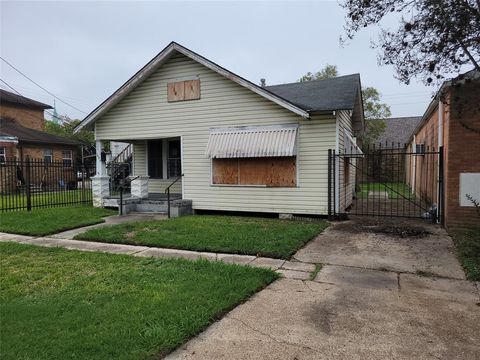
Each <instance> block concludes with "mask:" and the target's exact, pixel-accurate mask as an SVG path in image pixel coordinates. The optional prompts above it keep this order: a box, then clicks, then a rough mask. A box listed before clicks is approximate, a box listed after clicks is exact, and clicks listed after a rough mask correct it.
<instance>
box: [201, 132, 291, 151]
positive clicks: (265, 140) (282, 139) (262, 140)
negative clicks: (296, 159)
mask: <svg viewBox="0 0 480 360" xmlns="http://www.w3.org/2000/svg"><path fill="white" fill-rule="evenodd" d="M296 139H297V127H296V126H288V127H287V126H282V127H279V126H276V127H273V126H265V127H260V126H258V127H234V128H222V129H210V134H209V137H208V144H207V150H206V155H207V156H208V157H210V158H213V159H215V158H220V159H221V158H250V157H271V156H295V155H296V154H297V146H296Z"/></svg>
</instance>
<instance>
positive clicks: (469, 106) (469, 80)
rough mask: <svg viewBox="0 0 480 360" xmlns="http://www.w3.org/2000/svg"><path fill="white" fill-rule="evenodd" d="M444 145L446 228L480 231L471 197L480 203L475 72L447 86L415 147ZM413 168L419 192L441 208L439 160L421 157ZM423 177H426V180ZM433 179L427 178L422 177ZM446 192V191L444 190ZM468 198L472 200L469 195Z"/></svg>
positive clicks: (478, 78)
mask: <svg viewBox="0 0 480 360" xmlns="http://www.w3.org/2000/svg"><path fill="white" fill-rule="evenodd" d="M442 146H443V157H444V169H443V177H444V182H443V183H444V203H443V205H442V207H443V214H444V221H445V226H446V227H447V228H452V227H470V226H478V224H479V221H480V217H479V214H478V212H477V209H475V206H474V204H473V202H472V201H471V200H469V199H468V196H471V197H472V198H473V199H476V200H477V201H479V202H480V72H479V71H476V70H472V71H470V72H468V73H466V74H465V75H463V76H461V77H459V78H457V79H454V80H453V81H447V82H445V83H444V84H443V85H442V87H441V88H440V90H439V92H438V94H437V96H436V97H435V98H434V99H433V100H432V102H431V103H430V105H429V106H428V108H427V110H426V112H425V114H424V115H423V117H422V120H421V122H420V123H419V124H418V126H417V127H416V129H415V131H414V134H413V135H412V137H411V139H410V142H409V147H408V148H409V151H411V152H415V153H419V155H421V152H422V151H428V150H430V151H431V150H432V149H439V148H440V147H442ZM415 166H416V169H415V168H414V167H413V165H412V166H411V167H410V168H408V169H407V172H408V175H407V180H408V182H409V184H410V185H411V186H412V187H413V188H414V189H415V192H416V193H418V194H422V195H423V196H426V197H428V198H429V199H430V200H431V201H432V202H435V203H438V201H439V199H438V193H439V189H438V180H439V177H440V175H441V174H440V173H439V164H438V160H436V161H430V162H428V161H425V160H424V159H423V158H422V156H417V157H416V164H415ZM420 174H422V175H420ZM424 174H428V176H427V179H420V178H419V176H424ZM440 190H441V189H440ZM467 195H468V196H467Z"/></svg>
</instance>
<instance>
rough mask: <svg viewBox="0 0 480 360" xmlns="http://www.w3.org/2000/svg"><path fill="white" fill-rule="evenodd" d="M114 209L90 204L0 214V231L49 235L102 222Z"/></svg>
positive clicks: (113, 213) (114, 212) (112, 213)
mask: <svg viewBox="0 0 480 360" xmlns="http://www.w3.org/2000/svg"><path fill="white" fill-rule="evenodd" d="M115 214H117V212H116V211H113V210H109V209H103V208H94V207H92V206H71V207H58V208H41V209H33V210H32V211H30V212H26V211H14V212H7V213H2V214H0V231H2V232H8V233H13V234H22V235H38V236H42V235H49V234H54V233H57V232H60V231H65V230H69V229H74V228H77V227H82V226H87V225H93V224H98V223H101V222H103V221H104V220H103V219H102V218H103V217H105V216H109V215H115Z"/></svg>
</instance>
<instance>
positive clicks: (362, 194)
mask: <svg viewBox="0 0 480 360" xmlns="http://www.w3.org/2000/svg"><path fill="white" fill-rule="evenodd" d="M369 191H386V192H387V193H388V197H389V198H390V199H398V198H403V197H405V198H407V199H415V194H412V190H411V188H410V187H409V186H408V185H407V184H405V183H368V184H360V191H359V192H357V197H358V198H359V199H366V198H367V197H368V192H369Z"/></svg>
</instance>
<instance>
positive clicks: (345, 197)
mask: <svg viewBox="0 0 480 360" xmlns="http://www.w3.org/2000/svg"><path fill="white" fill-rule="evenodd" d="M337 121H338V152H339V153H344V134H345V129H347V130H348V131H349V132H350V134H352V129H353V127H352V118H351V115H350V112H349V111H345V110H342V111H337ZM339 160H340V161H338V166H337V171H338V182H337V184H338V185H339V186H338V206H337V209H339V210H341V211H344V210H345V209H346V208H347V207H349V206H350V205H351V204H352V201H353V192H354V190H355V164H356V161H355V160H354V159H351V158H350V159H349V163H350V164H351V165H348V166H349V167H350V180H349V182H348V184H346V183H345V181H344V161H346V160H345V159H344V158H340V159H339Z"/></svg>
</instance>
